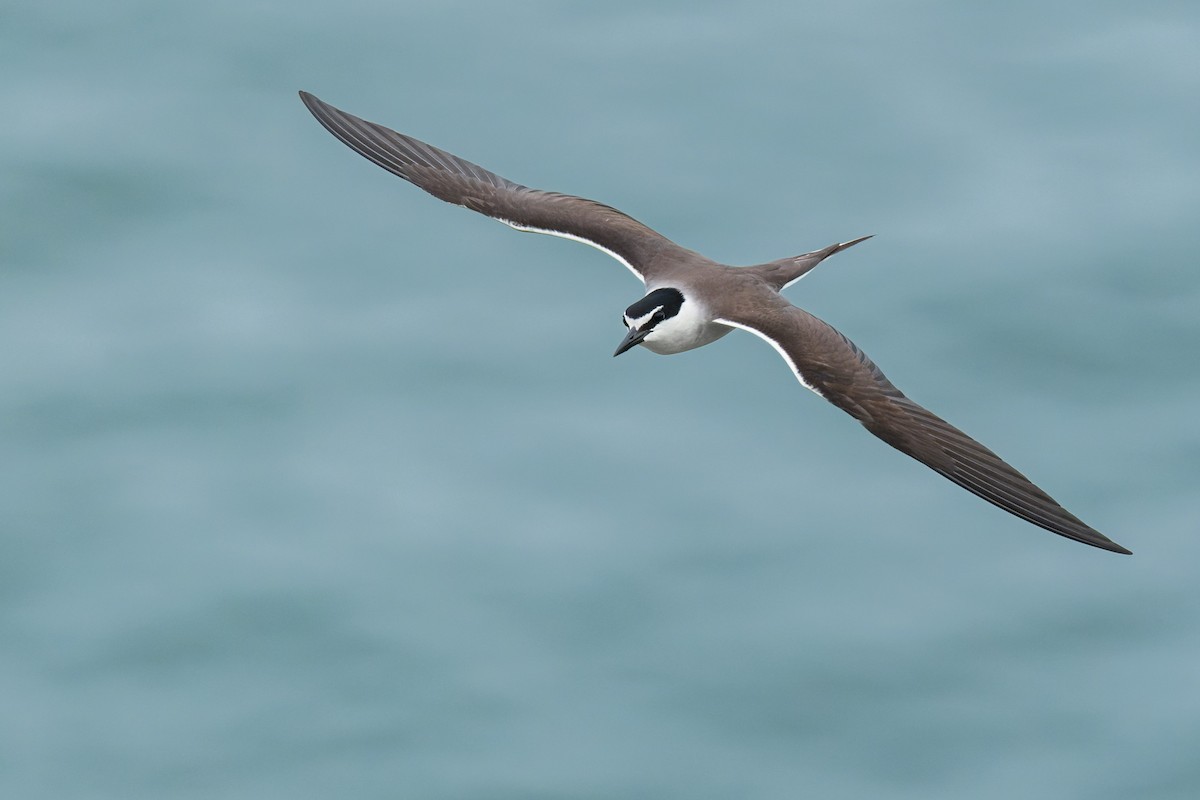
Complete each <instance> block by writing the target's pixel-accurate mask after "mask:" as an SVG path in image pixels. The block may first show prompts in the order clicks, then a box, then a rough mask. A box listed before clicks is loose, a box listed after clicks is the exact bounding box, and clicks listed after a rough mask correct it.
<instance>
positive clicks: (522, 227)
mask: <svg viewBox="0 0 1200 800" xmlns="http://www.w3.org/2000/svg"><path fill="white" fill-rule="evenodd" d="M496 219H499V220H500V221H501V222H503V223H504V224H505V225H507V226H508V227H510V228H512V229H513V230H518V231H522V232H524V233H544V234H546V235H547V236H557V237H559V238H560V239H570V240H571V241H572V242H582V243H583V244H586V245H591V246H592V247H594V248H596V249H597V250H599V251H600V252H602V253H607V254H608V255H610V256H612V257H613V258H615V259H616V260H617V261H620V262H621V263H622V264H624V265H625V269H627V270H629V271H630V272H632V273H633V274H634V275H635V276H636V277H637V279H638V280H639V281H642V282H643V283H644V282H645V280H646V279H645V278H643V277H642V273H640V272H638V271H637V270H636V269H634V268H633V265H632V264H630V263H629V262H628V261H626V260H625V259H624V258H622V257H621V256H619V255H617V254H616V253H614V252H613V251H612V250H609V249H608V248H607V247H604V246H603V245H599V244H596V243H595V242H593V241H592V240H590V239H584V238H583V237H582V236H576V235H575V234H573V233H563V232H562V231H552V230H549V229H547V228H534V227H532V226H529V225H521V224H520V223H517V222H513V221H512V220H507V219H500V217H496Z"/></svg>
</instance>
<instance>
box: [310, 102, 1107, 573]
mask: <svg viewBox="0 0 1200 800" xmlns="http://www.w3.org/2000/svg"><path fill="white" fill-rule="evenodd" d="M300 96H301V98H302V99H303V101H304V104H305V105H306V106H307V107H308V109H309V110H310V111H311V112H312V113H313V115H314V116H315V117H316V118H317V119H318V120H319V121H320V122H321V124H322V125H324V126H325V127H326V128H327V129H328V130H329V131H330V132H331V133H332V134H333V135H334V136H336V137H337V138H338V139H340V140H342V142H344V143H345V144H347V145H348V146H349V147H350V148H352V149H353V150H354V151H356V152H357V153H359V154H360V155H362V156H364V157H366V158H367V159H369V160H371V161H372V162H374V163H376V164H378V165H379V166H381V167H383V168H384V169H386V170H388V171H389V172H392V173H394V174H396V175H398V176H400V177H401V178H404V179H405V180H407V181H409V182H411V183H413V184H415V185H417V186H418V187H420V188H422V189H424V190H425V191H427V192H429V193H430V194H432V195H434V196H435V197H437V198H439V199H441V200H445V201H446V202H448V203H454V204H456V205H461V206H465V207H466V208H469V209H471V210H473V211H478V212H480V213H482V214H485V215H487V216H489V217H493V218H495V219H498V220H500V221H502V222H505V223H506V224H508V225H511V226H512V227H514V228H517V229H518V230H525V231H535V232H540V233H551V234H554V235H558V236H564V237H566V238H570V239H576V240H579V241H583V242H585V243H587V244H591V245H593V246H595V247H598V248H600V249H601V250H604V251H606V252H608V253H609V254H610V255H612V256H614V257H615V258H617V259H618V260H619V261H621V262H622V263H623V264H625V266H627V267H628V268H629V269H630V270H631V271H632V272H633V273H634V274H635V275H637V276H638V277H639V278H641V279H642V281H643V282H644V283H645V284H646V289H647V291H648V292H654V291H655V290H662V289H664V288H671V289H678V290H679V291H680V292H682V295H683V297H684V298H686V300H684V301H683V302H682V303H678V304H675V306H674V307H673V308H672V309H671V314H677V315H678V316H679V318H680V319H682V316H683V314H682V311H681V309H689V313H690V314H691V315H692V319H693V323H692V324H693V327H692V328H683V332H684V333H685V334H694V336H693V338H694V341H691V340H687V339H686V336H685V337H683V338H682V339H681V340H680V341H678V342H675V343H671V344H661V345H659V347H658V348H657V349H656V348H655V347H651V349H656V352H663V353H670V352H679V351H681V350H685V349H690V348H692V347H698V346H701V345H703V344H707V343H708V342H710V341H713V340H715V339H717V338H720V336H722V335H724V334H725V333H728V332H729V330H730V329H732V328H740V329H742V330H746V331H749V332H751V333H753V334H755V335H757V336H759V337H761V338H762V339H764V340H765V341H767V342H768V343H769V344H771V345H772V346H773V347H774V348H775V349H776V350H777V351H778V352H779V353H780V355H782V356H783V357H784V359H785V360H786V361H787V363H788V365H789V366H790V367H791V368H792V370H793V372H794V373H795V374H796V377H797V378H798V379H799V380H800V382H801V383H803V384H804V385H805V386H807V387H808V388H810V389H812V390H813V391H814V392H816V393H817V394H819V395H820V396H821V397H824V398H825V399H826V400H828V401H829V402H830V403H833V404H834V405H835V406H837V407H838V408H840V409H842V410H843V411H845V412H846V413H847V414H849V415H850V416H852V417H854V418H855V419H857V420H858V421H859V422H861V423H862V424H863V426H864V427H865V428H866V429H867V430H869V431H870V432H871V433H873V434H875V435H876V436H878V437H879V438H880V439H882V440H883V441H885V442H887V443H888V444H890V445H891V446H892V447H895V448H896V449H897V450H900V451H901V452H903V453H906V454H908V455H910V456H912V457H913V458H915V459H917V460H918V461H920V462H921V463H923V464H925V465H927V466H928V467H930V468H931V469H933V470H935V471H936V472H938V473H940V474H941V475H944V476H945V477H946V478H949V479H950V480H951V481H953V482H954V483H956V484H958V485H959V486H961V487H962V488H964V489H966V490H967V491H969V492H972V493H974V494H976V495H978V496H979V497H982V498H983V499H984V500H987V501H988V502H989V503H992V504H994V505H996V506H998V507H1000V508H1002V509H1004V510H1005V511H1008V512H1009V513H1011V514H1014V515H1016V516H1018V517H1020V518H1021V519H1024V520H1026V521H1028V522H1031V523H1033V524H1034V525H1038V526H1040V527H1042V528H1045V529H1046V530H1049V531H1053V532H1054V533H1057V534H1059V535H1061V536H1065V537H1067V538H1069V539H1074V540H1075V541H1078V542H1082V543H1084V544H1089V545H1092V546H1094V547H1099V548H1103V549H1105V550H1110V551H1112V552H1115V553H1125V554H1128V553H1129V551H1128V550H1126V549H1125V548H1124V547H1122V546H1121V545H1119V544H1117V543H1115V542H1113V541H1112V540H1110V539H1108V538H1107V537H1105V536H1104V535H1103V534H1101V533H1099V532H1098V531H1096V530H1094V529H1093V528H1091V527H1089V526H1088V525H1086V524H1084V523H1083V522H1082V521H1081V520H1080V519H1079V518H1078V517H1076V516H1074V515H1073V514H1071V513H1070V512H1068V511H1067V510H1066V509H1064V508H1063V507H1062V506H1061V505H1059V504H1058V503H1057V502H1056V501H1055V500H1054V499H1053V498H1052V497H1050V495H1048V494H1046V493H1045V492H1043V491H1042V490H1041V489H1039V488H1038V487H1037V486H1035V485H1034V484H1033V483H1032V482H1031V481H1030V480H1029V479H1028V478H1026V477H1025V476H1024V475H1022V474H1021V473H1019V472H1017V471H1016V470H1015V469H1013V468H1012V467H1011V466H1009V465H1008V464H1007V463H1005V462H1004V461H1003V460H1002V459H1001V458H1000V457H999V456H997V455H996V454H995V453H993V452H992V451H991V450H989V449H988V448H986V447H984V446H983V445H981V444H979V443H978V442H976V441H975V440H974V439H972V438H971V437H969V436H967V435H966V434H965V433H963V432H962V431H960V430H959V429H957V428H955V427H954V426H953V425H950V424H949V423H948V422H946V421H945V420H943V419H941V418H940V417H938V416H936V415H935V414H933V413H931V412H930V411H928V410H927V409H925V408H923V407H921V406H920V405H917V404H916V403H914V402H913V401H912V400H909V399H908V398H907V397H906V396H905V395H904V394H903V393H902V392H901V391H900V390H899V389H897V388H896V387H895V386H894V385H893V384H892V383H891V381H889V380H888V379H887V377H886V376H884V374H883V372H882V371H880V369H879V368H878V367H876V366H875V364H874V363H873V362H872V361H871V359H869V358H868V357H867V356H866V354H865V353H863V352H862V351H861V350H859V349H858V347H856V346H855V345H854V343H853V342H851V341H850V340H849V339H847V338H846V337H845V336H843V335H842V334H841V333H839V332H838V331H837V330H836V329H834V328H833V327H832V326H830V325H828V324H827V323H825V322H823V321H821V320H820V319H817V318H816V317H814V316H813V315H812V314H809V313H808V312H806V311H804V310H802V309H800V308H797V307H795V306H793V305H792V304H791V303H789V302H788V301H787V300H786V299H784V298H783V296H782V295H780V294H779V291H780V290H781V289H783V288H784V287H785V286H787V285H788V284H790V283H792V282H794V281H796V280H798V279H799V278H800V277H801V276H803V275H804V274H805V273H807V272H808V271H809V270H811V269H812V268H813V267H815V266H816V265H817V264H819V263H821V261H823V260H824V259H825V258H827V257H829V256H830V255H833V254H834V253H837V252H839V251H841V250H844V249H846V248H847V247H851V246H852V245H855V244H858V243H859V242H861V241H863V240H864V239H865V238H869V237H863V238H860V239H855V240H852V241H849V242H843V243H841V244H834V245H830V246H829V247H826V248H824V249H822V250H816V251H813V252H811V253H805V254H803V255H801V256H795V257H793V258H786V259H780V260H778V261H772V262H770V263H767V264H760V265H758V266H753V267H729V266H725V265H722V264H717V263H716V262H713V261H711V260H709V259H707V258H705V257H704V256H702V255H700V254H699V253H695V252H693V251H691V250H687V249H686V248H683V247H680V246H679V245H677V244H675V243H674V242H672V241H671V240H669V239H667V238H666V237H665V236H662V235H661V234H659V233H657V232H655V231H653V230H651V229H650V228H648V227H646V226H645V225H643V224H642V223H640V222H638V221H637V220H635V219H633V218H632V217H630V216H628V215H626V214H623V213H622V212H620V211H618V210H617V209H615V208H612V207H610V206H606V205H603V204H601V203H596V202H594V201H592V200H585V199H583V198H580V197H573V196H571V195H564V194H558V193H554V192H544V191H541V190H538V189H530V188H528V187H526V186H522V185H520V184H517V183H513V182H512V181H509V180H507V179H505V178H502V177H500V176H499V175H496V174H495V173H492V172H489V171H488V170H486V169H483V168H482V167H480V166H478V165H476V164H472V163H471V162H469V161H466V160H464V159H461V158H458V157H457V156H454V155H451V154H450V153H447V152H445V151H444V150H439V149H438V148H436V147H432V146H431V145H428V144H425V143H424V142H421V141H419V140H417V139H413V138H412V137H410V136H405V135H404V134H401V133H396V132H395V131H393V130H390V129H388V128H385V127H383V126H381V125H376V124H375V123H372V122H367V121H366V120H363V119H359V118H358V117H355V116H353V115H351V114H347V113H345V112H344V111H340V110H338V109H336V108H334V107H333V106H330V105H328V104H327V103H323V102H322V101H320V100H318V99H317V98H316V97H314V96H312V95H311V94H307V93H305V92H301V93H300ZM648 305H653V303H651V304H648ZM635 309H638V305H637V304H635V306H633V307H631V310H633V311H634V316H635V317H636V316H638V315H639V314H640V311H638V310H635ZM647 310H649V309H647ZM650 316H653V315H650V314H647V317H650ZM658 316H659V317H663V316H668V315H666V314H659V315H658ZM658 321H659V320H658V319H657V317H656V318H655V319H654V320H652V321H649V322H648V323H647V325H650V326H653V325H655V324H657V323H658ZM678 329H679V326H677V330H678ZM641 333H642V334H645V333H646V331H642V332H641ZM630 337H633V338H636V339H637V341H636V342H632V343H631V344H630V345H629V346H633V344H636V343H638V342H642V343H644V344H646V345H647V346H651V340H650V339H646V340H645V342H643V341H642V340H643V339H645V338H646V337H645V336H644V335H641V336H638V332H637V331H635V330H632V329H631V331H630ZM630 337H627V341H630ZM624 349H628V348H627V347H625V345H624V344H623V347H622V348H619V349H618V353H619V352H623V350H624Z"/></svg>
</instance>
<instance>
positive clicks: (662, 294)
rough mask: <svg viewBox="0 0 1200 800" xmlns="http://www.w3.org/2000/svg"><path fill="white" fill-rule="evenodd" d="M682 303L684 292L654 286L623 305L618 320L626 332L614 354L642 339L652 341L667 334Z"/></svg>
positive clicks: (638, 342) (637, 343)
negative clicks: (622, 312) (637, 298)
mask: <svg viewBox="0 0 1200 800" xmlns="http://www.w3.org/2000/svg"><path fill="white" fill-rule="evenodd" d="M682 307H683V293H682V292H680V291H679V290H678V289H655V290H654V291H652V292H650V293H649V294H647V295H646V296H645V297H643V298H642V299H641V300H638V301H637V302H636V303H634V304H633V305H631V306H630V307H629V308H627V309H625V314H624V315H623V316H622V317H621V322H623V323H624V324H625V327H626V328H629V333H627V334H625V338H624V339H622V340H621V344H620V345H619V346H618V347H617V352H615V353H613V356H614V357H615V356H619V355H621V353H624V352H625V351H626V350H629V349H630V348H632V347H633V346H634V345H639V344H641V343H642V342H648V343H650V344H653V343H654V341H655V339H656V338H663V337H664V335H665V336H668V337H669V335H670V329H671V327H672V324H673V322H672V321H673V320H675V319H676V318H677V317H678V316H679V310H680V309H681V308H682ZM651 349H653V348H651Z"/></svg>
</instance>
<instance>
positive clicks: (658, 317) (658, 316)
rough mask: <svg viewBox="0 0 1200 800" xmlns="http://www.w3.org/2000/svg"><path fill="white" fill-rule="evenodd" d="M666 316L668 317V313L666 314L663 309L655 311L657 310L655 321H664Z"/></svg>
mask: <svg viewBox="0 0 1200 800" xmlns="http://www.w3.org/2000/svg"><path fill="white" fill-rule="evenodd" d="M666 318H667V315H666V314H664V313H663V312H662V311H655V312H654V321H655V322H662V321H663V320H664V319H666Z"/></svg>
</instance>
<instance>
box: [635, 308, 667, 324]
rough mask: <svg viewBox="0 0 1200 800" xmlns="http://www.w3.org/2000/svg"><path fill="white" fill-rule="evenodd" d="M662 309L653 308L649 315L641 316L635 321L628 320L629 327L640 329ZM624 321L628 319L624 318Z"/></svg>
mask: <svg viewBox="0 0 1200 800" xmlns="http://www.w3.org/2000/svg"><path fill="white" fill-rule="evenodd" d="M662 309H663V307H662V306H655V308H654V310H653V311H651V312H650V313H649V314H643V315H642V316H640V317H638V318H637V319H631V320H629V324H630V327H632V328H641V327H642V326H643V325H645V324H646V323H647V322H649V321H650V318H651V317H653V316H654V315H655V314H657V313H658V312H660V311H662ZM626 319H628V317H626Z"/></svg>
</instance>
